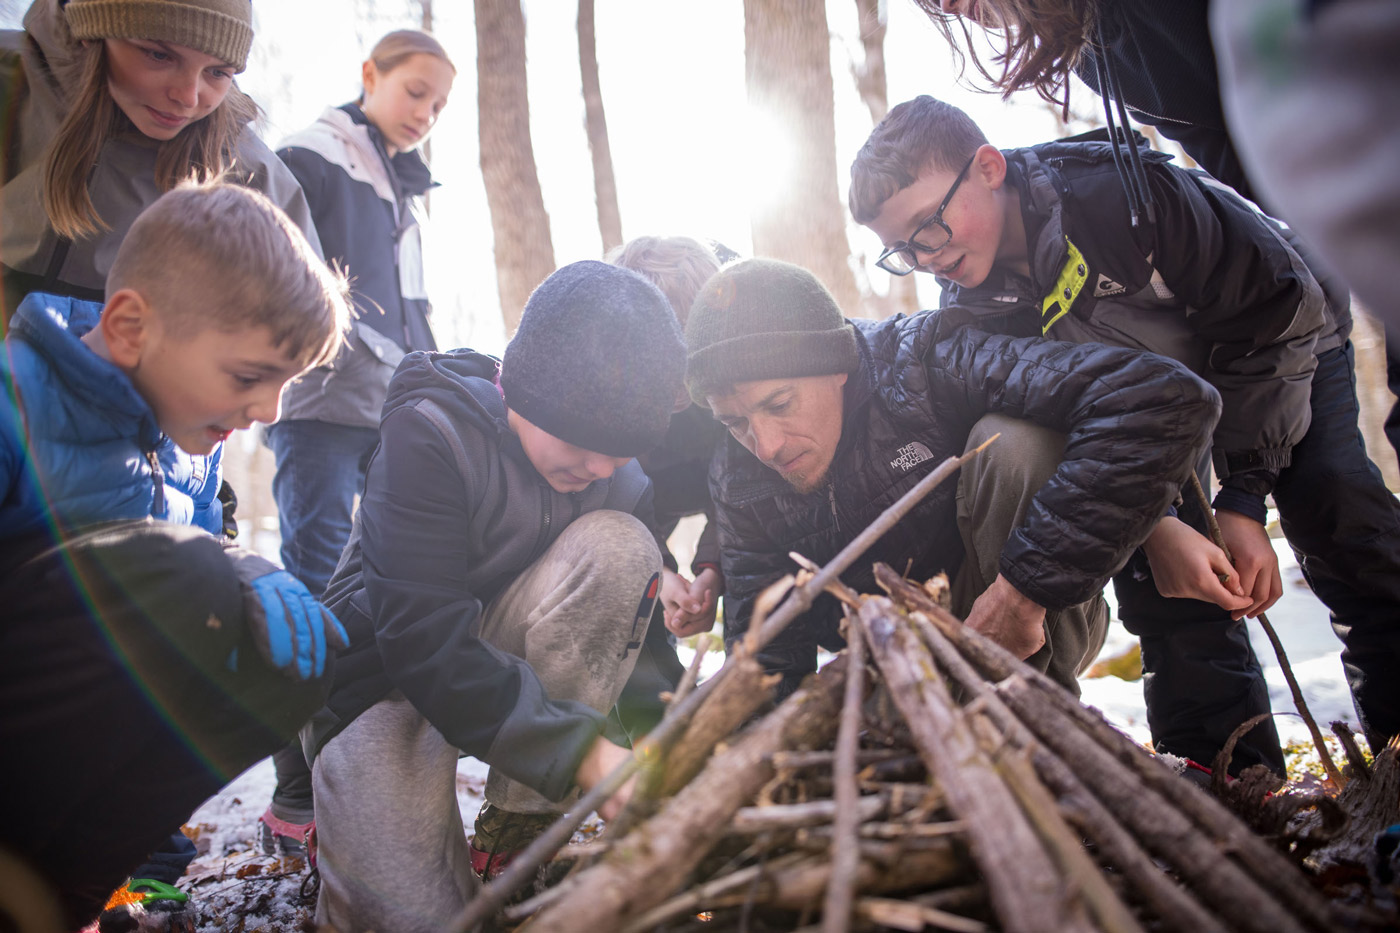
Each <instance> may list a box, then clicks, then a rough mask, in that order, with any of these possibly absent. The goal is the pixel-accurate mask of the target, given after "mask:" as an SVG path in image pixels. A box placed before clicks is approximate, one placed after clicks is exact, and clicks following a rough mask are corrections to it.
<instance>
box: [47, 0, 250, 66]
mask: <svg viewBox="0 0 1400 933" xmlns="http://www.w3.org/2000/svg"><path fill="white" fill-rule="evenodd" d="M63 14H64V16H65V17H66V18H67V20H68V28H69V30H70V31H71V32H72V33H73V38H75V39H151V40H156V41H159V42H170V43H173V44H174V45H184V46H188V47H189V48H192V49H195V50H197V51H200V52H203V53H204V54H205V55H212V56H214V57H215V58H217V59H219V60H220V61H223V62H228V63H229V64H230V65H232V66H233V69H234V71H242V70H243V69H244V68H246V67H247V65H248V49H249V48H251V47H252V45H253V5H252V3H251V2H250V0H68V3H67V4H65V5H64V7H63Z"/></svg>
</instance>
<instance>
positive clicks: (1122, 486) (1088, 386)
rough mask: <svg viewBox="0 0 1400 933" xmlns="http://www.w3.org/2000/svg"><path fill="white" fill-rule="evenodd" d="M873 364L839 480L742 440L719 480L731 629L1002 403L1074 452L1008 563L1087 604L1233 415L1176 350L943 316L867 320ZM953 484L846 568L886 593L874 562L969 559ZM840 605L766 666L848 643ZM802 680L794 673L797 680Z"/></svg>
mask: <svg viewBox="0 0 1400 933" xmlns="http://www.w3.org/2000/svg"><path fill="white" fill-rule="evenodd" d="M852 323H853V324H854V325H855V326H856V333H857V336H858V338H859V343H860V348H861V360H862V363H861V369H860V371H859V372H858V373H856V374H855V375H853V376H852V377H851V378H850V379H849V380H848V381H847V383H846V389H845V412H844V415H843V425H842V432H841V441H840V444H839V445H838V447H837V450H836V455H835V458H834V460H833V461H832V465H831V470H830V473H829V474H828V482H827V485H826V487H825V488H824V489H821V490H818V491H816V492H813V493H809V494H806V495H803V494H799V493H797V492H795V491H794V490H793V489H792V487H791V486H789V485H788V484H787V483H786V482H785V481H784V480H783V479H782V478H781V477H780V476H779V475H778V474H777V473H776V472H774V471H773V470H771V469H769V468H768V467H766V466H764V465H763V464H762V463H761V462H759V461H758V460H757V459H756V458H755V457H754V456H753V455H752V454H751V453H749V452H748V451H747V450H745V449H744V448H743V446H741V445H740V444H739V442H738V441H736V440H734V439H733V438H729V439H727V440H726V442H725V443H724V445H723V446H722V447H721V449H720V451H719V452H718V453H717V454H716V457H715V463H714V467H713V469H712V471H711V474H710V483H711V487H712V489H713V492H714V498H715V503H716V506H717V511H718V521H719V535H720V548H721V555H722V557H721V564H722V567H723V570H724V577H725V586H726V590H725V597H724V610H725V640H726V641H728V642H732V641H733V640H734V639H736V638H738V637H739V636H741V635H742V634H743V633H744V632H745V631H746V630H747V628H748V624H749V619H750V617H751V615H752V613H753V607H754V599H755V597H756V596H757V595H758V594H759V593H760V592H761V591H762V590H763V589H764V588H765V587H766V586H768V585H769V584H771V583H773V582H774V581H775V580H777V579H778V578H779V577H780V576H782V575H783V574H785V573H789V572H792V571H793V570H795V569H796V565H795V564H794V563H793V561H792V559H791V558H789V557H788V552H789V551H797V552H798V553H800V554H803V555H805V556H806V557H808V558H810V559H812V560H815V561H817V562H818V563H820V564H825V563H826V562H827V561H829V560H830V559H831V558H832V557H834V556H835V555H836V553H837V552H838V551H839V550H840V549H841V548H842V547H843V546H845V545H846V544H847V543H848V542H849V541H850V540H851V539H852V538H854V537H855V536H856V535H857V534H859V533H860V532H861V531H862V530H864V529H865V527H866V526H867V525H869V524H870V523H871V522H872V521H874V519H875V518H876V517H877V516H878V515H879V514H880V513H881V512H883V511H884V510H885V509H886V508H888V507H889V506H890V505H891V504H892V503H894V502H895V501H896V500H897V499H898V498H899V497H900V496H902V495H903V494H904V493H905V492H907V491H908V490H909V489H910V488H912V487H913V486H914V485H915V484H916V483H918V481H919V480H920V479H922V478H923V477H924V476H925V475H927V474H928V472H929V471H931V470H932V469H934V468H935V467H936V466H938V464H940V463H942V462H943V461H944V460H945V459H947V458H948V457H950V456H957V455H959V454H961V453H962V451H963V448H964V446H965V444H966V441H967V436H968V433H969V432H970V430H971V428H972V426H973V425H974V424H975V423H976V422H977V421H978V419H980V418H981V417H982V416H983V415H985V414H988V413H991V412H999V413H1002V414H1005V415H1009V416H1012V417H1017V418H1024V419H1026V420H1028V421H1033V422H1036V423H1039V424H1043V425H1046V426H1047V427H1052V428H1056V429H1058V430H1061V431H1064V432H1065V433H1066V434H1067V435H1068V436H1069V442H1068V446H1067V447H1066V449H1065V458H1064V461H1063V462H1062V463H1061V465H1060V468H1059V471H1058V472H1057V473H1056V474H1055V476H1054V478H1053V479H1051V481H1050V482H1049V483H1047V484H1046V486H1045V487H1044V488H1043V489H1042V490H1041V491H1040V493H1039V494H1037V495H1036V497H1035V501H1034V503H1033V504H1032V506H1031V509H1030V511H1029V512H1028V514H1027V517H1026V522H1025V524H1024V525H1023V526H1022V527H1021V528H1020V529H1018V530H1017V531H1016V533H1015V534H1014V535H1013V536H1012V538H1011V539H1010V540H1009V541H1008V542H1007V545H1006V550H1005V551H1004V552H1003V553H1002V560H1001V572H1002V574H1003V575H1004V576H1005V577H1006V578H1007V580H1008V581H1009V582H1010V583H1011V584H1012V585H1013V586H1015V587H1016V589H1017V590H1019V591H1020V592H1021V593H1023V594H1025V595H1026V596H1027V597H1029V598H1031V599H1033V600H1034V601H1035V602H1037V603H1039V604H1040V605H1042V606H1044V607H1046V608H1047V609H1051V610H1055V609H1063V608H1066V607H1068V606H1071V605H1074V604H1075V603H1078V602H1082V601H1083V600H1084V599H1086V598H1088V597H1089V596H1090V595H1092V594H1093V593H1095V592H1097V591H1098V590H1099V589H1101V588H1102V587H1103V585H1104V583H1105V582H1107V580H1108V578H1109V577H1110V576H1111V575H1112V574H1113V573H1114V572H1115V571H1117V570H1118V569H1119V568H1120V567H1122V565H1123V564H1124V563H1125V562H1126V561H1127V559H1128V557H1129V555H1130V554H1131V553H1132V552H1133V550H1134V549H1135V548H1137V546H1138V545H1140V544H1141V543H1142V542H1143V540H1144V539H1146V537H1147V535H1148V533H1149V532H1150V531H1151V530H1152V527H1153V526H1154V525H1155V524H1156V522H1157V520H1158V519H1159V518H1160V517H1161V516H1162V514H1163V513H1164V512H1165V510H1166V508H1167V506H1168V505H1169V504H1170V503H1171V502H1172V500H1173V499H1174V498H1175V496H1176V495H1177V491H1178V489H1179V488H1180V486H1181V484H1182V483H1184V482H1185V481H1186V479H1187V477H1188V475H1189V474H1190V472H1191V469H1192V466H1193V465H1194V464H1195V463H1196V461H1197V459H1198V457H1199V456H1200V454H1201V452H1202V451H1203V450H1204V449H1205V446H1206V445H1207V444H1208V443H1209V439H1210V436H1211V430H1212V428H1214V426H1215V421H1216V419H1217V418H1218V417H1219V414H1220V399H1219V396H1218V395H1217V394H1216V392H1215V390H1214V389H1212V388H1211V387H1210V386H1208V385H1206V384H1205V383H1204V382H1202V381H1201V380H1199V379H1197V378H1196V377H1195V376H1193V375H1191V373H1189V372H1187V371H1186V369H1185V368H1183V367H1181V366H1180V365H1178V364H1177V363H1174V362H1172V361H1170V360H1167V359H1164V358H1162V357H1158V356H1154V355H1151V354H1145V353H1135V352H1131V351H1128V350H1122V349H1116V348H1109V347H1102V346H1096V345H1086V346H1075V345H1071V344H1064V343H1057V342H1052V341H1047V340H1042V339H1038V338H1031V339H1012V338H1009V337H1004V336H990V335H988V334H983V333H979V332H977V331H974V330H971V329H969V328H965V327H962V328H960V327H957V326H953V324H954V322H952V321H948V320H945V315H943V314H942V313H941V312H934V311H925V312H921V313H919V314H916V315H913V316H907V317H906V316H904V315H899V316H896V317H893V318H890V319H889V320H886V321H879V322H873V321H853V322H852ZM956 486H957V484H956V482H953V481H949V482H947V483H944V484H943V485H942V486H940V487H939V488H938V489H936V490H934V491H933V493H932V494H931V495H930V496H929V497H928V498H926V499H924V500H923V502H922V503H920V504H919V505H918V506H917V507H916V508H915V509H914V511H913V512H911V513H910V514H909V515H908V516H906V517H905V518H904V520H903V521H902V522H900V523H899V525H897V526H896V527H895V528H894V529H893V530H892V531H890V532H889V533H888V534H886V535H885V536H884V537H883V538H881V539H880V540H879V541H878V542H877V543H876V544H875V546H874V547H873V548H871V550H870V551H868V552H867V553H866V554H865V555H864V556H863V557H862V558H861V559H860V560H859V561H857V563H856V564H855V566H854V567H852V568H851V569H850V570H849V571H847V572H846V573H845V574H844V575H843V580H844V581H845V582H846V583H847V584H849V585H850V586H853V587H855V588H856V589H857V590H863V591H872V590H873V589H874V581H873V574H872V571H871V565H872V564H873V563H874V562H875V561H884V562H886V563H888V564H890V565H891V566H895V567H898V568H901V569H903V568H904V567H905V565H906V563H907V562H909V561H910V560H912V561H913V565H912V574H913V575H915V576H925V577H926V576H931V575H932V574H934V573H937V572H938V571H940V570H946V571H947V572H948V573H949V574H952V573H955V572H956V571H957V569H958V567H959V566H960V565H961V564H962V559H963V554H962V544H961V541H960V538H959V535H958V529H957V521H956V512H955V494H956ZM839 615H840V613H839V609H838V607H837V605H836V603H835V601H834V600H833V599H832V598H831V597H829V596H823V597H820V599H819V600H818V602H817V603H816V605H814V606H813V608H812V610H811V611H809V612H808V613H807V614H806V615H805V616H804V617H803V618H802V619H800V620H798V621H797V622H796V623H794V624H793V625H791V626H789V627H788V628H787V629H786V630H785V631H784V632H783V633H782V634H781V635H779V636H778V638H777V639H775V640H774V642H773V643H772V644H770V645H769V646H768V648H767V649H766V651H765V653H764V656H763V660H764V666H765V667H767V668H768V669H769V670H775V671H782V672H784V673H786V674H789V675H800V674H802V673H805V672H807V671H810V670H813V669H814V667H815V665H816V651H817V646H818V645H819V644H820V645H824V646H836V645H840V644H841V639H840V636H839V635H838V634H837V621H838V619H839ZM790 679H791V678H790Z"/></svg>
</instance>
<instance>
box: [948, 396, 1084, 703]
mask: <svg viewBox="0 0 1400 933" xmlns="http://www.w3.org/2000/svg"><path fill="white" fill-rule="evenodd" d="M998 432H1000V433H1001V437H999V438H997V441H996V443H994V444H992V445H991V446H990V447H988V448H987V449H986V450H984V451H983V452H982V453H980V454H978V455H977V456H976V457H974V458H972V460H971V461H970V462H969V463H967V464H965V465H964V466H963V468H962V472H961V474H960V475H959V476H958V531H959V533H960V534H961V535H962V541H963V548H964V549H965V551H966V552H967V558H966V559H965V560H964V561H963V565H962V569H961V570H959V571H958V574H957V577H956V578H954V580H953V582H952V594H951V595H952V601H953V611H954V612H956V613H957V614H958V616H959V618H966V617H967V613H968V611H969V610H971V608H972V604H973V602H975V601H976V599H977V597H978V596H981V595H982V593H983V592H985V591H986V589H987V587H989V586H991V585H992V581H993V580H995V579H996V578H997V574H998V573H999V572H1000V571H999V569H998V568H999V565H1000V561H1001V552H1002V549H1003V548H1005V547H1006V541H1007V539H1008V538H1010V537H1011V532H1012V531H1014V530H1015V529H1016V528H1017V526H1019V525H1020V524H1021V522H1022V521H1023V520H1024V519H1025V517H1026V510H1027V509H1028V508H1030V504H1031V500H1032V499H1033V498H1035V494H1036V493H1037V492H1039V491H1040V487H1042V486H1044V485H1045V483H1046V482H1047V481H1048V480H1049V479H1050V477H1052V476H1053V475H1055V470H1056V469H1057V468H1058V467H1059V465H1060V460H1062V459H1063V458H1064V453H1065V436H1064V435H1063V434H1061V433H1059V432H1058V431H1052V430H1050V429H1049V428H1043V427H1041V426H1039V425H1036V424H1032V423H1030V422H1029V421H1021V420H1020V419H1017V418H1007V417H1005V416H1004V415H986V416H984V417H983V418H982V420H980V421H978V422H977V424H976V425H974V426H973V429H972V434H971V435H970V436H969V437H968V439H967V449H969V450H971V449H972V448H973V447H976V446H977V445H978V444H981V443H982V442H983V441H985V440H986V439H987V438H989V437H991V436H992V435H993V434H996V433H998ZM1107 635H1108V604H1107V603H1105V602H1104V599H1103V594H1102V593H1096V594H1094V595H1093V596H1092V597H1090V598H1089V599H1088V600H1087V601H1085V602H1082V603H1080V604H1079V605H1077V606H1071V607H1070V608H1068V609H1064V610H1061V611H1059V612H1047V613H1046V614H1045V645H1044V647H1042V648H1041V649H1040V650H1039V651H1037V652H1036V653H1035V654H1033V655H1031V656H1030V657H1029V658H1027V659H1026V663H1027V664H1029V665H1031V666H1032V667H1034V668H1036V669H1037V670H1040V671H1044V672H1045V673H1046V674H1047V675H1049V676H1050V677H1051V678H1052V679H1053V680H1054V681H1055V682H1056V683H1059V684H1060V685H1061V686H1063V687H1065V688H1066V689H1068V690H1069V691H1070V692H1072V693H1073V694H1074V695H1075V696H1078V695H1079V681H1078V679H1077V678H1078V677H1079V675H1080V674H1081V673H1083V671H1084V670H1085V668H1087V667H1088V666H1089V665H1090V664H1091V663H1093V660H1094V658H1095V657H1097V656H1098V653H1099V649H1100V648H1102V647H1103V643H1104V639H1105V638H1106V637H1107Z"/></svg>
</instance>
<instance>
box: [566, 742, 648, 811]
mask: <svg viewBox="0 0 1400 933" xmlns="http://www.w3.org/2000/svg"><path fill="white" fill-rule="evenodd" d="M631 757H632V752H631V751H629V750H628V749H625V748H623V747H622V746H621V745H614V744H613V743H612V742H610V741H608V740H607V739H605V738H604V737H603V736H601V735H600V736H598V738H597V739H596V740H594V742H593V744H592V745H591V746H589V748H588V752H587V754H585V755H584V756H583V761H581V762H579V766H578V770H577V771H576V772H574V783H576V784H578V786H579V787H581V788H583V789H584V790H585V791H590V790H592V789H593V785H594V784H597V783H598V782H599V781H602V780H603V779H604V778H606V777H607V776H608V775H609V774H612V773H613V769H615V768H616V767H617V766H618V765H620V764H622V763H623V762H624V761H626V760H627V759H628V758H631ZM636 784H637V776H636V775H635V774H633V775H632V776H631V777H630V778H628V779H627V783H625V784H623V785H622V787H620V788H619V789H618V791H617V793H615V794H613V795H612V796H611V797H609V798H608V799H607V801H606V802H605V803H603V804H602V805H601V806H599V807H598V815H599V816H601V817H602V818H603V819H605V820H612V819H616V818H617V816H618V814H620V813H621V812H622V808H623V807H625V806H627V801H629V800H631V799H632V789H633V788H634V787H635V786H636Z"/></svg>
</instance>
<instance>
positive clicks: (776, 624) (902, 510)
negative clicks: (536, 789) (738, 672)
mask: <svg viewBox="0 0 1400 933" xmlns="http://www.w3.org/2000/svg"><path fill="white" fill-rule="evenodd" d="M1000 436H1001V435H999V434H994V435H992V436H991V437H989V438H988V439H987V440H986V441H985V442H983V443H982V444H979V445H978V446H977V447H974V448H973V449H972V450H969V451H967V452H966V453H964V454H963V455H962V456H960V457H949V458H948V459H947V460H944V461H943V462H942V463H940V464H939V465H938V466H937V467H936V468H935V469H934V470H933V471H932V472H930V473H929V474H928V475H927V476H925V477H924V478H923V479H921V480H919V482H918V483H917V484H916V485H915V486H914V488H913V489H910V490H909V491H908V492H906V493H905V494H904V495H903V496H901V497H900V498H899V500H898V501H896V502H895V503H894V504H893V505H891V506H890V507H889V508H888V509H886V510H885V511H884V512H882V513H881V514H880V516H879V517H878V518H877V519H875V521H874V522H873V523H871V524H870V525H869V526H868V527H867V528H866V529H865V530H864V531H862V532H861V533H860V534H859V535H857V536H856V537H855V539H854V540H852V541H851V543H850V544H847V545H846V546H845V547H844V548H842V549H841V551H840V553H838V554H837V555H836V556H835V557H834V558H832V559H831V561H830V562H829V563H828V564H827V565H826V566H825V567H824V568H822V570H821V572H820V573H818V574H816V575H815V576H813V577H812V579H811V580H808V581H807V582H806V583H805V584H804V585H802V586H800V587H797V588H796V589H795V590H794V591H793V592H791V593H789V594H788V598H787V599H786V600H785V601H784V602H783V604H782V605H781V606H779V607H778V608H777V610H776V611H774V612H773V613H772V615H770V616H769V617H768V618H766V619H764V621H763V625H762V627H761V629H760V631H759V633H758V636H757V638H756V639H755V643H756V645H757V646H758V647H762V646H763V645H766V644H768V642H770V641H772V640H773V638H774V637H775V636H777V635H778V634H779V633H780V632H782V630H783V629H785V628H787V626H788V625H790V624H791V623H792V621H793V620H794V619H796V618H797V617H798V616H800V615H802V613H804V612H806V611H807V610H808V609H810V608H811V607H812V603H813V601H814V600H815V599H816V598H817V596H819V595H820V594H821V593H822V592H823V591H824V590H825V589H826V585H827V584H828V583H829V582H830V581H832V580H835V579H837V578H838V577H840V575H841V574H843V573H845V572H846V570H847V569H848V568H849V567H850V566H851V564H853V563H855V561H856V558H858V557H860V555H862V554H864V553H865V552H866V551H867V550H868V549H869V548H870V546H871V545H873V544H874V543H875V542H876V541H877V540H879V539H880V537H882V536H883V535H884V534H885V532H887V531H889V529H890V528H892V527H894V526H895V525H896V524H897V523H898V522H899V520H900V519H902V518H903V517H904V516H905V515H907V514H909V512H910V511H911V510H912V509H913V508H914V506H916V505H918V504H919V502H921V501H922V500H923V499H924V498H925V497H927V496H928V494H929V493H930V492H932V491H933V490H934V489H935V488H936V487H937V486H938V485H939V484H941V483H942V482H944V481H945V480H947V479H948V478H949V477H950V476H952V475H953V474H954V473H956V472H957V471H958V470H959V469H960V468H961V467H962V465H963V464H964V463H966V462H967V461H969V460H971V459H972V458H973V457H975V456H977V455H978V454H980V453H981V452H982V451H984V450H986V449H987V445H988V444H990V443H992V442H993V441H995V440H996V439H997V438H998V437H1000ZM734 663H735V656H733V655H731V657H730V658H729V659H728V660H727V661H725V662H724V666H723V667H721V668H720V669H719V670H718V671H716V672H715V674H714V676H713V677H711V678H709V679H708V680H706V681H705V682H704V683H703V684H700V685H699V686H698V687H696V688H695V689H694V690H692V691H691V692H690V694H689V695H688V696H686V697H685V699H684V700H682V701H681V702H679V703H673V704H672V705H671V707H670V708H669V709H668V710H667V711H666V715H665V716H663V717H662V719H661V722H660V723H658V724H657V726H656V728H655V729H653V730H652V731H651V732H650V733H649V734H648V735H646V736H645V737H644V738H643V739H642V740H641V741H640V742H638V743H637V746H636V747H634V748H633V750H632V752H633V753H632V755H631V757H629V758H626V759H624V760H623V762H622V763H621V764H619V765H618V766H617V767H616V768H614V769H613V770H612V773H610V774H609V775H608V776H607V777H605V778H603V780H601V781H599V782H598V783H597V784H595V785H593V787H592V788H591V789H590V790H589V791H588V792H587V793H585V794H583V795H582V796H581V797H580V798H579V800H578V802H577V803H576V804H575V805H574V807H573V808H572V809H571V810H570V811H569V812H568V813H565V814H563V815H561V816H560V817H559V819H558V820H556V821H555V822H554V823H553V824H551V825H550V827H549V829H547V830H545V831H544V832H543V833H542V834H540V835H539V836H538V837H537V838H536V839H535V841H534V842H532V843H530V845H529V846H528V847H526V849H525V851H523V852H521V853H520V854H519V855H518V856H516V857H515V858H514V859H513V860H512V861H511V863H510V865H508V866H506V869H505V871H503V872H501V874H500V875H499V876H497V877H496V879H495V880H494V881H492V882H491V883H490V884H487V885H485V886H484V887H483V888H482V889H481V890H480V891H479V892H478V893H477V896H476V897H474V898H473V899H472V900H471V901H470V902H469V903H468V904H467V905H466V907H465V908H463V909H462V912H461V913H459V914H458V915H457V917H456V919H455V920H454V922H453V923H452V925H451V926H450V927H449V929H450V930H452V931H455V933H469V931H471V930H474V929H475V928H476V927H477V926H478V925H480V924H481V922H482V921H483V920H485V919H486V918H487V917H490V916H492V915H494V914H495V913H496V912H497V911H499V910H500V909H501V908H502V907H503V906H505V902H506V900H507V899H508V898H509V897H510V896H511V895H512V894H514V893H515V892H516V891H518V890H519V889H520V888H522V887H524V886H525V885H526V884H527V883H529V882H530V881H532V880H533V879H534V877H535V872H536V871H537V870H538V869H539V867H540V866H541V865H543V864H544V863H545V862H547V861H548V860H549V859H550V858H551V857H552V856H553V855H554V853H555V852H558V851H559V849H561V848H562V847H563V846H564V844H565V843H567V842H568V841H569V838H570V837H571V836H573V834H574V830H576V829H578V827H579V825H580V824H582V823H583V821H584V820H585V819H586V818H587V817H588V814H589V813H591V812H593V811H594V810H596V809H598V807H600V806H601V805H602V804H603V803H605V802H606V801H607V800H608V798H610V797H611V796H612V795H613V794H615V793H617V792H618V790H619V789H621V787H622V785H623V784H626V783H627V781H628V780H629V779H630V778H631V777H632V775H633V774H635V773H636V771H637V769H638V768H639V767H640V766H641V762H642V760H643V759H645V758H647V757H648V756H650V755H654V754H655V753H656V749H657V748H664V747H665V745H664V743H665V742H666V741H668V740H669V739H670V738H671V737H672V736H674V735H676V734H678V732H679V730H680V729H681V728H683V727H684V725H685V723H686V721H687V720H688V718H689V717H690V715H691V714H692V713H694V712H695V710H697V709H699V708H700V705H701V704H702V703H704V701H705V698H706V697H708V696H709V695H710V694H711V693H713V692H714V691H715V690H716V689H717V688H718V687H719V685H720V684H722V683H724V681H725V678H726V677H727V676H728V674H729V672H730V671H731V670H733V667H734Z"/></svg>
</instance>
